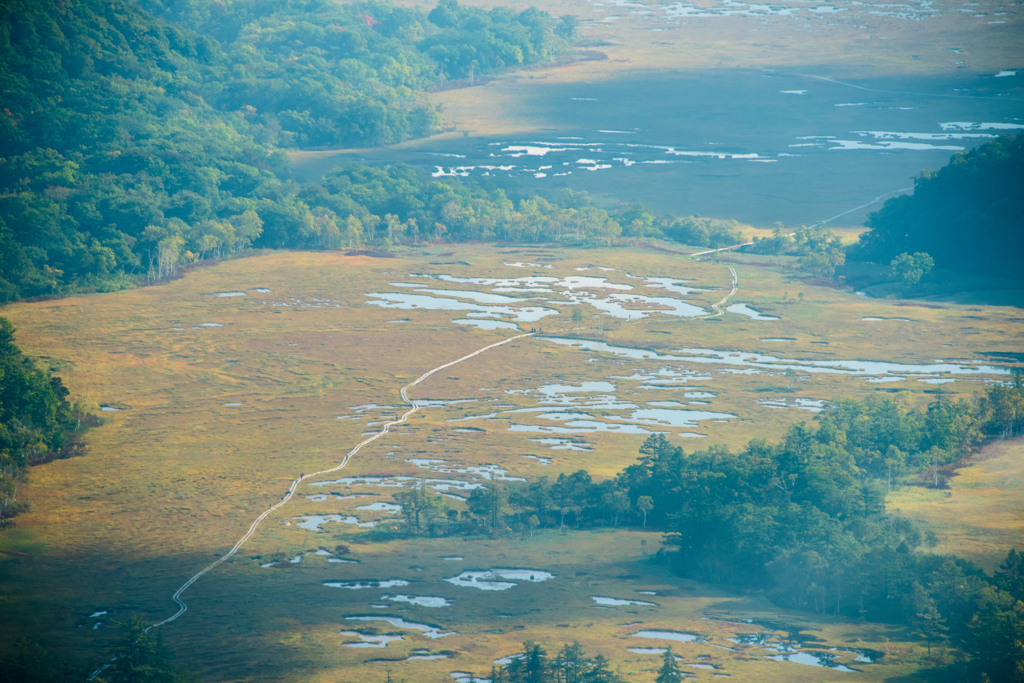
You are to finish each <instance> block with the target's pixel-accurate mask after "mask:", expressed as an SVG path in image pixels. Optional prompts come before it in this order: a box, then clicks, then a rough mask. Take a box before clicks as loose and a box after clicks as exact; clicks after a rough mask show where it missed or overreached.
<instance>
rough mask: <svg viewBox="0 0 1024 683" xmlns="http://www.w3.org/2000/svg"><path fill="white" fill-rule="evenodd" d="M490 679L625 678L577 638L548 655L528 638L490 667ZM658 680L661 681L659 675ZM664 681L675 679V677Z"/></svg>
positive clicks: (540, 682)
mask: <svg viewBox="0 0 1024 683" xmlns="http://www.w3.org/2000/svg"><path fill="white" fill-rule="evenodd" d="M673 663H675V661H674V660H673ZM677 671H678V669H677ZM490 680H491V683H625V679H623V678H622V677H620V676H619V675H618V674H616V673H615V672H613V671H612V670H611V667H610V665H609V662H608V660H607V659H606V658H605V657H604V655H600V654H599V655H597V656H595V657H588V656H587V652H586V650H584V649H583V646H582V645H580V644H579V642H578V641H573V643H572V645H569V644H568V643H566V644H565V645H563V646H562V649H561V651H560V652H559V653H558V654H557V655H555V656H554V657H548V653H547V652H546V651H545V650H544V648H543V647H541V646H540V645H538V644H537V643H535V642H533V641H530V640H528V641H526V642H525V643H523V651H522V652H521V653H519V654H517V655H513V656H512V658H511V660H510V661H509V663H508V664H505V665H504V666H496V667H493V668H492V669H491V679H490ZM658 683H663V682H662V681H661V679H660V678H659V679H658ZM666 683H678V680H677V681H669V682H666Z"/></svg>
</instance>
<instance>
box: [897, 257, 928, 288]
mask: <svg viewBox="0 0 1024 683" xmlns="http://www.w3.org/2000/svg"><path fill="white" fill-rule="evenodd" d="M934 267H935V260H934V259H932V257H931V256H929V255H928V254H926V253H924V252H916V253H914V254H908V253H907V252H903V253H902V254H900V255H899V256H897V257H896V258H894V259H893V260H892V261H891V262H890V263H889V277H892V278H895V279H897V280H899V281H900V284H902V285H903V286H904V287H906V288H907V289H910V288H911V287H916V286H917V285H918V284H919V283H920V282H921V278H923V277H924V276H925V275H927V274H928V273H930V272H931V270H932V268H934Z"/></svg>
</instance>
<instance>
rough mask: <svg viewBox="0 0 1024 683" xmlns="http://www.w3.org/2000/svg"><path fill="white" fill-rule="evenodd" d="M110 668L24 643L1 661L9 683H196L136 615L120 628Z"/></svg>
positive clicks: (160, 638)
mask: <svg viewBox="0 0 1024 683" xmlns="http://www.w3.org/2000/svg"><path fill="white" fill-rule="evenodd" d="M105 658H106V660H107V662H108V664H107V666H105V667H103V668H101V669H99V670H98V672H97V673H96V675H95V676H94V675H93V674H92V672H93V671H94V670H95V666H94V665H90V664H86V665H84V666H83V665H81V664H76V663H74V662H71V661H69V660H57V659H55V658H54V656H53V655H52V653H50V652H47V650H46V649H45V648H43V647H41V646H40V645H38V644H36V643H31V642H29V641H28V640H26V639H22V640H21V642H19V643H18V644H17V647H16V648H15V649H14V651H13V652H12V654H11V655H10V657H9V658H7V659H5V660H0V679H2V680H5V681H8V682H9V683H86V681H95V683H196V682H197V681H198V679H196V678H195V677H193V676H191V675H188V674H184V673H182V672H180V671H179V670H177V669H176V668H175V667H174V663H173V660H174V653H173V652H172V651H171V649H170V648H168V647H167V646H166V645H164V641H163V633H162V632H161V631H160V630H159V629H156V630H153V629H152V628H150V626H149V624H147V623H146V621H145V620H144V619H142V617H139V616H137V615H134V616H132V617H129V619H128V621H127V622H125V623H123V624H121V636H120V637H119V638H118V639H117V640H116V641H115V642H114V643H113V645H112V647H111V648H110V650H109V652H107V653H106V657H105Z"/></svg>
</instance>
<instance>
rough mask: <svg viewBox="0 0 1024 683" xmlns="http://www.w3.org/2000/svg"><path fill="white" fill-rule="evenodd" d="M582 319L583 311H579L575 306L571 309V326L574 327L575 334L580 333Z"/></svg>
mask: <svg viewBox="0 0 1024 683" xmlns="http://www.w3.org/2000/svg"><path fill="white" fill-rule="evenodd" d="M584 318H585V316H584V314H583V309H581V308H580V307H579V306H576V307H574V308H573V309H572V324H573V325H575V326H576V332H577V333H578V332H579V331H580V325H582V324H583V320H584Z"/></svg>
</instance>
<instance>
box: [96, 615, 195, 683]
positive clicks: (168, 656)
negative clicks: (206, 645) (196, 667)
mask: <svg viewBox="0 0 1024 683" xmlns="http://www.w3.org/2000/svg"><path fill="white" fill-rule="evenodd" d="M112 654H113V656H114V659H113V662H112V663H111V665H110V667H109V668H107V669H106V670H104V671H103V673H102V676H101V677H100V678H97V679H94V680H99V681H102V682H103V683H183V682H184V679H183V678H182V677H181V676H180V675H179V674H178V672H177V671H175V669H174V667H173V666H172V664H171V660H172V659H173V658H174V653H172V652H171V650H170V649H169V648H168V647H167V646H166V645H164V640H163V633H162V632H161V631H159V630H156V631H155V632H154V630H153V629H152V628H150V627H149V625H148V624H147V623H146V622H145V621H144V620H143V619H142V617H140V616H138V615H133V616H131V617H130V618H129V619H128V621H127V622H125V623H123V624H121V637H120V639H118V641H117V642H116V643H115V644H114V646H113V651H112Z"/></svg>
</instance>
